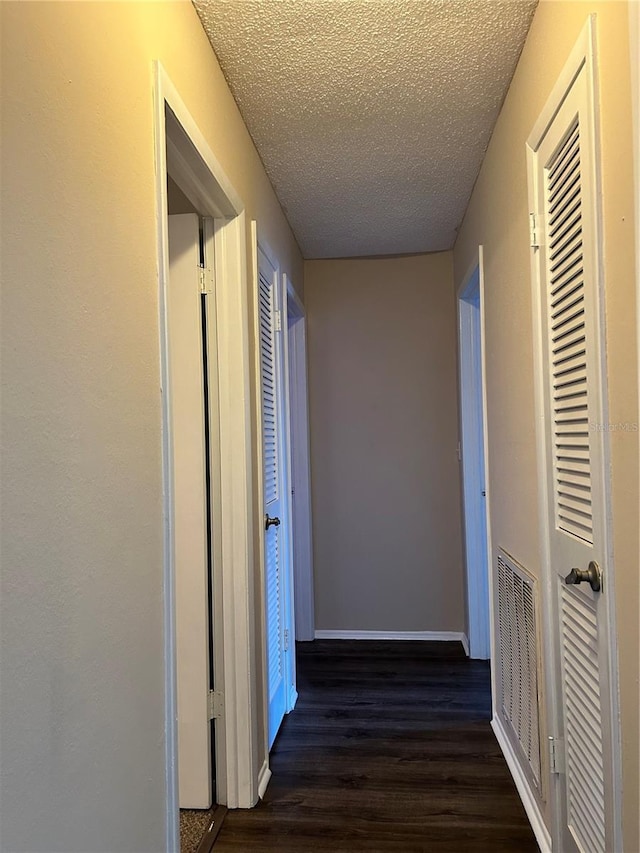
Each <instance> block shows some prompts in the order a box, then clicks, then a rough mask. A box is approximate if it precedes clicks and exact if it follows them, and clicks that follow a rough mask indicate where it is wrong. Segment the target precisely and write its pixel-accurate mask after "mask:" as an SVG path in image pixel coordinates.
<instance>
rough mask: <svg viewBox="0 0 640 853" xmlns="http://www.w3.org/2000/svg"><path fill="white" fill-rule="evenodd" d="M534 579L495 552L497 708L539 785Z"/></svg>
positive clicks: (535, 592)
mask: <svg viewBox="0 0 640 853" xmlns="http://www.w3.org/2000/svg"><path fill="white" fill-rule="evenodd" d="M536 609H537V584H536V581H535V579H534V578H533V577H531V576H530V575H529V574H528V573H527V572H526V571H525V570H524V569H523V568H522V567H521V566H519V565H518V564H517V563H516V562H514V561H513V560H512V559H511V558H510V557H509V556H508V555H507V554H506V553H505V552H504V551H502V550H500V551H499V552H498V618H499V627H500V648H499V650H498V660H499V666H500V678H499V689H500V697H499V699H500V701H499V711H500V713H501V716H502V718H503V722H504V724H505V726H506V728H507V729H508V731H509V733H510V735H511V739H512V740H513V742H514V743H515V744H516V745H517V746H518V748H519V750H520V752H521V754H522V757H523V758H524V759H525V760H526V762H527V765H528V767H529V770H530V771H531V775H532V776H533V780H534V782H535V785H536V786H537V787H538V789H539V788H540V729H539V719H538V637H537V629H536V625H537V622H536V620H537V616H536Z"/></svg>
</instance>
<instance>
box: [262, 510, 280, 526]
mask: <svg viewBox="0 0 640 853" xmlns="http://www.w3.org/2000/svg"><path fill="white" fill-rule="evenodd" d="M270 527H280V519H279V518H278V516H277V515H276V516H274V517H273V518H271V516H270V515H269V513H267V514H266V515H265V517H264V529H265V530H268V529H269V528H270Z"/></svg>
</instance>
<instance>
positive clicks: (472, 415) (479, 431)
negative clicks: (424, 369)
mask: <svg viewBox="0 0 640 853" xmlns="http://www.w3.org/2000/svg"><path fill="white" fill-rule="evenodd" d="M483 265H484V250H483V247H482V246H478V258H477V261H474V263H473V265H472V267H471V269H470V270H469V271H468V272H467V274H466V276H465V277H464V278H463V279H462V282H461V284H460V286H459V287H458V293H457V297H458V300H457V301H458V357H459V370H460V382H459V388H460V440H461V453H460V456H461V458H460V465H461V468H460V470H461V478H462V497H463V522H464V546H465V565H466V580H467V584H466V586H467V637H468V642H469V649H468V655H469V657H471V658H476V659H479V660H491V659H492V658H493V641H492V638H493V631H492V624H493V620H492V615H491V606H492V595H491V589H490V587H491V548H490V525H489V489H488V481H489V477H488V474H489V454H488V445H487V397H486V368H485V333H484V328H485V320H484V266H483ZM476 293H477V305H476V304H475V302H476ZM478 355H479V356H480V358H479V364H478V363H477V362H476V359H477V356H478ZM467 401H470V402H471V405H469V402H467ZM478 404H479V405H478ZM492 687H493V685H492ZM493 693H494V695H495V690H493Z"/></svg>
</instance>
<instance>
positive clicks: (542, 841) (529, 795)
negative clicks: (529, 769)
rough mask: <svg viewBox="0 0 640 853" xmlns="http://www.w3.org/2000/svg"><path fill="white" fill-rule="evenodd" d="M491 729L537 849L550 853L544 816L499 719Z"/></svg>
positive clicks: (494, 721)
mask: <svg viewBox="0 0 640 853" xmlns="http://www.w3.org/2000/svg"><path fill="white" fill-rule="evenodd" d="M491 728H492V729H493V733H494V734H495V736H496V740H497V741H498V744H499V746H500V749H501V750H502V754H503V755H504V758H505V761H506V762H507V766H508V767H509V770H510V771H511V775H512V776H513V781H514V782H515V783H516V788H517V789H518V793H519V794H520V799H521V800H522V805H523V806H524V810H525V811H526V813H527V817H528V818H529V823H530V824H531V829H532V830H533V834H534V835H535V837H536V841H537V842H538V847H539V848H540V851H541V853H551V834H550V833H549V830H548V829H547V826H546V824H545V822H544V816H543V814H542V812H541V811H540V806H539V805H538V801H537V799H536V796H535V794H534V792H533V791H532V790H531V786H530V784H529V780H528V779H527V777H526V776H525V775H524V773H523V771H522V767H521V766H520V762H519V761H518V757H517V755H516V753H515V752H514V749H513V747H512V746H511V742H510V740H509V738H508V737H507V734H506V732H505V730H504V726H503V725H502V721H501V720H500V718H499V717H496V716H494V717H493V719H492V720H491Z"/></svg>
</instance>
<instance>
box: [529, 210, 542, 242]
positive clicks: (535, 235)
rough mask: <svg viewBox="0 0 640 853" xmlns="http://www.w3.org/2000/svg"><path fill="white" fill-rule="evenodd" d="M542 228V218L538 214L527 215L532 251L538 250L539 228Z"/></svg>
mask: <svg viewBox="0 0 640 853" xmlns="http://www.w3.org/2000/svg"><path fill="white" fill-rule="evenodd" d="M541 227H542V216H540V214H539V213H530V214H529V237H530V242H531V248H532V249H539V248H540V246H541V245H542V244H541V240H540V228H541Z"/></svg>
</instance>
